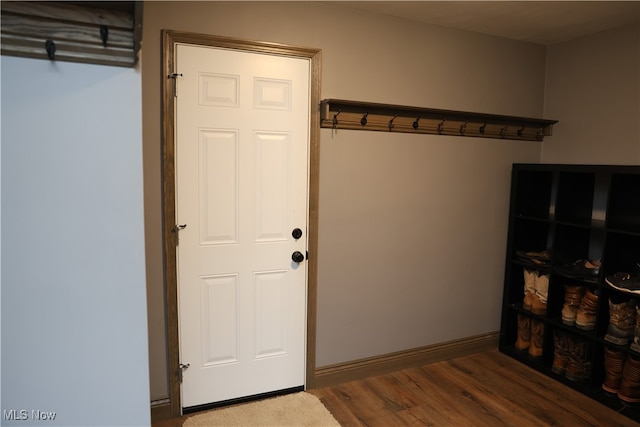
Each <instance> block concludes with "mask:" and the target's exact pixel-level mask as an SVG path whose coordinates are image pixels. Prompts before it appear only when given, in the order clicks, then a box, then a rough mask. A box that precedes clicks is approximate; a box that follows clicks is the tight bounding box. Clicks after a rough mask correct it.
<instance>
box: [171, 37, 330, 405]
mask: <svg viewBox="0 0 640 427" xmlns="http://www.w3.org/2000/svg"><path fill="white" fill-rule="evenodd" d="M176 43H186V44H193V45H198V46H212V47H220V48H227V49H236V50H241V51H246V52H255V53H266V54H270V55H282V56H288V57H297V58H304V59H308V60H309V61H310V70H311V74H310V84H311V93H310V102H311V105H310V110H309V111H310V122H309V138H310V140H309V150H310V152H309V184H308V185H309V230H308V231H307V233H308V234H307V245H308V248H309V259H308V260H307V310H306V311H307V339H306V373H305V378H306V382H305V385H306V388H313V387H314V385H315V368H316V363H315V356H316V313H317V312H316V304H317V272H318V257H317V253H318V200H319V175H320V174H319V172H320V163H319V160H320V150H319V147H320V144H319V142H320V126H319V120H320V116H319V113H320V111H319V105H320V65H321V51H320V49H310V48H305V47H298V46H289V45H284V44H278V43H269V42H260V41H251V40H241V39H236V38H230V37H221V36H212V35H207V34H195V33H188V32H180V31H172V30H163V31H162V76H161V79H162V117H161V121H162V127H163V132H162V196H163V197H162V200H163V201H162V204H163V219H162V223H163V233H164V239H163V246H164V248H163V257H164V279H165V290H166V303H165V304H166V316H167V323H166V325H167V349H168V375H169V398H170V400H171V414H172V416H179V415H181V413H182V403H181V401H180V387H181V381H180V369H179V367H178V365H179V363H180V360H179V358H180V353H179V331H178V278H177V261H176V237H177V236H176V232H175V230H174V227H175V224H176V212H175V195H176V194H175V191H176V188H175V126H174V124H175V119H176V118H175V97H174V96H173V91H174V79H173V78H171V74H172V73H174V72H175V46H176Z"/></svg>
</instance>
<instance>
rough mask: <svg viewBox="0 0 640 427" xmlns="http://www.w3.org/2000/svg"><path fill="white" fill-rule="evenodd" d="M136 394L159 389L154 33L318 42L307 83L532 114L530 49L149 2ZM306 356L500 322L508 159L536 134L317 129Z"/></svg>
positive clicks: (280, 14)
mask: <svg viewBox="0 0 640 427" xmlns="http://www.w3.org/2000/svg"><path fill="white" fill-rule="evenodd" d="M144 20H145V21H144V55H143V60H142V63H143V79H142V81H143V83H142V90H143V126H144V161H145V164H144V171H145V215H146V223H145V227H146V242H147V245H146V246H147V278H148V300H149V323H150V337H149V339H150V351H151V358H150V370H151V398H152V399H161V398H163V397H166V396H167V385H166V381H167V377H166V369H167V366H166V341H165V323H164V322H165V317H164V289H163V269H162V251H161V248H162V233H161V230H162V227H161V212H162V210H161V206H162V204H161V181H160V170H161V156H160V152H161V151H160V150H161V148H160V142H161V121H160V108H161V91H160V88H161V82H160V78H161V68H160V66H161V61H160V52H161V45H160V31H161V30H162V29H171V30H182V31H189V32H195V33H206V34H214V35H222V36H229V37H237V38H243V39H252V40H261V41H270V42H278V43H285V44H293V45H301V46H307V47H313V48H320V49H322V92H321V93H322V97H323V98H341V99H351V100H357V101H368V102H381V103H390V104H404V105H410V106H419V107H432V108H443V109H455V110H465V111H475V112H485V113H495V114H506V115H519V116H530V117H541V116H542V113H543V96H544V78H545V48H544V47H542V46H538V45H533V44H528V43H520V42H513V41H508V40H504V39H500V38H494V37H488V36H482V35H478V34H475V33H468V32H462V31H454V30H449V29H445V28H441V27H437V26H429V25H423V24H418V23H413V22H409V21H405V20H399V19H394V18H390V17H385V16H380V15H374V14H364V13H360V12H354V11H352V10H350V9H346V8H343V7H341V6H339V5H337V4H326V3H325V4H317V3H310V2H300V3H298V2H281V3H271V2H256V3H248V2H228V3H223V2H192V3H190V2H148V3H145V11H144ZM320 144H321V149H320V211H319V212H320V213H319V215H320V218H319V222H320V223H319V227H320V229H319V235H320V237H319V253H318V254H317V256H318V263H319V265H318V268H319V273H318V318H317V321H318V331H317V332H318V336H317V365H318V366H327V365H331V364H336V363H341V362H346V361H351V360H354V359H360V358H365V357H371V356H377V355H382V354H386V353H389V352H395V351H401V350H406V349H411V348H416V347H421V346H426V345H429V344H435V343H440V342H444V341H449V340H454V339H458V338H462V337H468V336H473V335H477V334H482V333H486V332H491V331H496V330H498V329H499V319H500V305H501V300H502V283H503V274H504V257H505V245H506V233H507V214H508V203H509V183H510V170H511V164H512V163H514V162H539V161H540V155H541V145H540V143H526V142H525V143H523V142H516V141H501V140H489V139H473V138H457V137H439V136H426V135H420V136H417V135H407V134H400V135H398V134H393V135H391V134H387V133H376V132H359V131H338V132H337V133H335V134H332V132H331V131H330V130H327V129H323V130H322V132H321V141H320Z"/></svg>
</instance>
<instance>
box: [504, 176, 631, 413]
mask: <svg viewBox="0 0 640 427" xmlns="http://www.w3.org/2000/svg"><path fill="white" fill-rule="evenodd" d="M548 249H550V250H551V254H552V255H551V263H550V266H547V267H541V268H540V270H541V272H542V273H545V274H549V278H550V279H549V292H548V300H547V311H546V314H544V315H536V314H533V313H532V312H530V311H528V310H525V309H524V308H523V305H522V301H523V297H524V277H523V267H525V266H526V265H525V264H523V262H522V261H521V260H520V259H519V258H518V257H517V256H516V255H515V253H516V251H518V250H520V251H540V250H548ZM579 259H600V260H601V268H600V274H599V275H598V277H595V278H592V279H589V280H586V279H585V280H580V279H575V278H567V277H565V276H563V275H562V274H560V273H558V272H557V271H556V270H555V269H554V267H555V266H557V265H559V264H562V263H566V262H570V261H574V260H579ZM639 262H640V166H607V165H558V164H514V165H513V170H512V177H511V203H510V210H509V234H508V240H507V261H506V264H505V265H506V268H505V280H504V293H503V304H502V322H501V330H500V344H499V348H500V351H501V352H503V353H505V354H507V355H509V356H511V357H513V358H515V359H517V360H519V361H521V362H522V363H524V364H526V365H528V366H530V367H532V368H533V369H536V370H537V371H539V372H541V373H543V374H545V375H547V376H549V377H552V378H554V379H556V380H557V381H560V382H562V383H564V384H566V385H567V386H569V387H571V388H573V389H575V390H577V391H579V392H581V393H583V394H585V395H587V396H589V397H591V398H593V399H595V400H597V401H599V402H601V403H603V404H605V405H607V406H609V407H611V408H612V409H614V410H616V411H618V412H621V413H622V414H625V415H626V416H628V417H629V418H631V419H634V420H636V421H640V406H628V405H625V404H623V403H622V402H621V401H620V400H619V399H618V398H617V397H615V396H610V395H608V394H606V393H604V391H603V390H602V382H603V380H604V347H605V346H612V345H611V344H610V343H608V342H606V341H605V340H604V336H605V334H606V332H607V328H608V324H609V305H608V301H609V297H611V296H612V295H613V294H615V293H616V292H617V291H616V290H614V289H612V288H611V287H609V286H608V285H607V284H606V283H605V280H604V279H605V277H607V276H608V275H611V274H614V273H616V272H619V271H626V272H633V271H634V269H637V263H639ZM580 282H582V284H584V285H585V286H587V287H590V288H591V289H594V290H597V291H598V292H599V294H600V295H599V301H598V310H597V314H596V326H595V328H594V329H593V330H591V331H584V330H580V329H578V328H576V327H574V326H567V325H565V324H563V323H562V317H561V312H562V307H563V304H564V297H565V294H564V285H565V284H580ZM519 314H520V315H525V316H530V317H532V318H535V319H538V320H541V321H542V322H543V324H544V343H543V356H542V357H541V358H531V357H530V356H529V355H528V353H527V352H519V351H517V350H516V348H515V342H516V339H517V334H518V322H517V317H518V315H519ZM556 330H561V331H562V332H564V333H566V334H569V335H571V336H573V337H577V338H580V339H583V340H586V341H588V343H589V352H588V354H589V357H590V359H589V360H590V362H591V374H590V376H589V378H588V379H585V380H582V381H571V380H569V379H567V378H566V376H564V375H559V374H556V373H554V372H553V371H552V369H551V368H552V364H553V359H554V349H555V344H554V338H553V335H554V331H556ZM614 347H615V346H614ZM617 348H618V349H622V350H623V351H625V352H627V353H633V352H632V350H631V349H630V348H629V346H628V345H627V346H617Z"/></svg>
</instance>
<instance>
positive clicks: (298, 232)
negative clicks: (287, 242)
mask: <svg viewBox="0 0 640 427" xmlns="http://www.w3.org/2000/svg"><path fill="white" fill-rule="evenodd" d="M291 235H292V236H293V238H294V239H296V240H298V239H299V238H301V237H302V230H300V229H299V228H294V229H293V231H292V232H291Z"/></svg>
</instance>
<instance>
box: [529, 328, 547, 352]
mask: <svg viewBox="0 0 640 427" xmlns="http://www.w3.org/2000/svg"><path fill="white" fill-rule="evenodd" d="M543 345H544V323H542V320H538V319H531V344H530V345H529V356H531V357H542V347H543Z"/></svg>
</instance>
